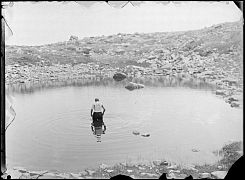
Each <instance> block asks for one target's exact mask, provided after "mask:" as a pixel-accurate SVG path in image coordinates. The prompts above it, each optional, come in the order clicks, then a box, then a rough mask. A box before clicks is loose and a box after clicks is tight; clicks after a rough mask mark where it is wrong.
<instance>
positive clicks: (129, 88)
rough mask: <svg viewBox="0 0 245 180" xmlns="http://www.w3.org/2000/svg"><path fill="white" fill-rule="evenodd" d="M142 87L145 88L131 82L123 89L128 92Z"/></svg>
mask: <svg viewBox="0 0 245 180" xmlns="http://www.w3.org/2000/svg"><path fill="white" fill-rule="evenodd" d="M144 87H145V86H144V85H143V84H137V83H133V82H130V83H129V84H128V85H127V86H125V88H126V89H128V90H130V91H132V90H135V89H141V88H144Z"/></svg>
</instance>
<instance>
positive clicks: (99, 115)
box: [91, 98, 105, 124]
mask: <svg viewBox="0 0 245 180" xmlns="http://www.w3.org/2000/svg"><path fill="white" fill-rule="evenodd" d="M104 113H105V108H104V106H103V104H102V103H101V102H100V100H99V99H98V98H95V103H93V105H92V107H91V117H92V118H93V124H94V123H95V122H100V123H103V115H104Z"/></svg>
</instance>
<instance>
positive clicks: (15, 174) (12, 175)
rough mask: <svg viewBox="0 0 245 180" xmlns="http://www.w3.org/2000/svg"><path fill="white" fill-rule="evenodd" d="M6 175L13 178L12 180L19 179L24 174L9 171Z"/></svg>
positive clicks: (12, 170)
mask: <svg viewBox="0 0 245 180" xmlns="http://www.w3.org/2000/svg"><path fill="white" fill-rule="evenodd" d="M6 174H8V175H10V176H11V179H19V178H20V177H21V176H22V173H21V172H19V171H18V170H14V169H7V171H6Z"/></svg>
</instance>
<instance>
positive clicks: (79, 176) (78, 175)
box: [70, 173, 81, 178]
mask: <svg viewBox="0 0 245 180" xmlns="http://www.w3.org/2000/svg"><path fill="white" fill-rule="evenodd" d="M70 175H71V176H72V177H73V178H81V174H80V173H79V174H76V173H70ZM70 178H71V177H70Z"/></svg>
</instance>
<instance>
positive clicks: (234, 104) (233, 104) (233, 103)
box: [231, 102, 240, 107]
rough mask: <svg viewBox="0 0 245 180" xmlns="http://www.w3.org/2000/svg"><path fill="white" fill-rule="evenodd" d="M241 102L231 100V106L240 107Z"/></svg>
mask: <svg viewBox="0 0 245 180" xmlns="http://www.w3.org/2000/svg"><path fill="white" fill-rule="evenodd" d="M239 106H240V104H239V103H237V102H231V107H239Z"/></svg>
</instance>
